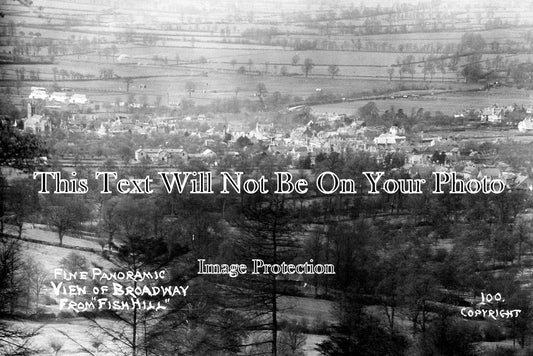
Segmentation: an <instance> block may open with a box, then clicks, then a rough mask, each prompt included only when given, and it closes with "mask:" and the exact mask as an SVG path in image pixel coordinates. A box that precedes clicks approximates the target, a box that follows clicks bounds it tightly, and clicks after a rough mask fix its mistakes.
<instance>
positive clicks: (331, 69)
mask: <svg viewBox="0 0 533 356" xmlns="http://www.w3.org/2000/svg"><path fill="white" fill-rule="evenodd" d="M339 71H340V69H339V66H338V65H336V64H331V65H329V66H328V73H329V75H331V79H333V78H335V76H336V75H337V74H339Z"/></svg>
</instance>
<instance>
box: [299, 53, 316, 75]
mask: <svg viewBox="0 0 533 356" xmlns="http://www.w3.org/2000/svg"><path fill="white" fill-rule="evenodd" d="M314 67H315V64H314V63H313V60H312V59H311V58H306V59H305V60H304V64H303V65H302V72H304V74H305V77H306V78H307V76H308V75H309V72H310V71H311V70H312V69H313V68H314Z"/></svg>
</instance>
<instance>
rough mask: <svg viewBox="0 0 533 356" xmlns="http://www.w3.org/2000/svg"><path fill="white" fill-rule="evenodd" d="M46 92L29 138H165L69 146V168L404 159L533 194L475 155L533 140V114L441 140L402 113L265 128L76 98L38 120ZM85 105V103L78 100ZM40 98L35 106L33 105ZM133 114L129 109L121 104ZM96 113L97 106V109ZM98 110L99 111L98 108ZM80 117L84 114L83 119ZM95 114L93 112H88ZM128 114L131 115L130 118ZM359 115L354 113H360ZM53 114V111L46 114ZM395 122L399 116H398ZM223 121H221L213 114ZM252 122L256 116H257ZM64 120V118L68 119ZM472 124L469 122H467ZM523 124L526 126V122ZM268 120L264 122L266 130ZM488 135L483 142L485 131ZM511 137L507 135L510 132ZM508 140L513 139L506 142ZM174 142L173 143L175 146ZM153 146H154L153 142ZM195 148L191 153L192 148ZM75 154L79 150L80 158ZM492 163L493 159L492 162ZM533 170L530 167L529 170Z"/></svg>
mask: <svg viewBox="0 0 533 356" xmlns="http://www.w3.org/2000/svg"><path fill="white" fill-rule="evenodd" d="M43 93H45V92H44V91H43V88H32V92H31V94H30V95H29V98H30V101H29V102H28V103H27V114H26V117H25V118H24V119H23V125H22V128H23V129H24V130H27V131H30V132H34V133H38V134H42V135H50V134H51V132H52V131H54V130H56V131H57V130H59V131H62V132H64V133H67V135H69V133H70V134H72V137H78V138H79V137H80V136H81V137H86V138H91V139H90V140H92V141H98V140H106V139H112V138H113V137H119V136H121V135H126V136H128V135H129V136H131V137H135V139H141V138H147V137H149V136H153V137H158V138H160V139H162V142H159V143H158V144H155V145H154V144H152V145H149V146H144V147H143V146H142V144H141V143H139V144H138V145H137V147H133V149H132V150H131V151H130V154H129V156H128V154H127V153H126V154H125V157H124V155H122V156H119V155H112V154H111V155H110V157H106V156H105V155H104V154H102V152H101V151H100V152H96V153H95V152H92V153H91V152H82V153H80V151H79V148H78V147H77V146H75V145H74V142H73V141H72V140H71V142H70V143H69V142H68V141H69V140H68V139H66V141H67V143H66V145H62V147H63V149H58V150H55V151H56V152H55V153H56V154H57V157H56V158H57V159H58V160H59V162H61V163H62V165H63V166H65V167H68V166H69V165H72V163H73V162H74V161H75V160H76V161H79V162H84V163H85V164H86V165H89V166H91V165H92V166H95V167H97V166H100V165H101V164H102V163H103V162H104V161H105V160H106V159H108V158H112V159H115V160H116V161H124V163H125V164H126V165H132V166H135V165H139V164H148V165H152V166H168V167H179V166H180V165H182V164H185V163H188V162H190V161H193V160H195V161H200V162H202V163H204V164H205V165H206V166H207V167H210V168H211V169H216V168H217V167H219V166H220V165H221V163H222V162H223V161H224V160H228V159H229V160H232V159H236V158H238V157H239V155H241V154H242V153H251V154H252V155H257V154H261V155H272V156H275V157H278V158H280V157H281V158H284V159H286V162H288V167H289V168H291V169H307V170H309V169H312V168H314V167H315V166H316V164H317V163H318V161H320V160H321V159H323V158H324V157H325V155H328V154H330V153H332V152H336V153H338V154H340V155H349V154H350V153H353V152H358V151H363V152H367V153H369V154H371V155H374V156H375V157H377V160H378V162H383V161H384V160H385V159H386V157H388V156H389V155H390V154H391V153H398V154H401V156H402V157H403V159H404V162H403V165H402V167H401V168H402V169H403V170H404V171H405V172H408V174H409V175H410V176H411V177H428V176H430V175H431V174H432V173H433V172H456V173H457V174H458V176H459V177H460V178H463V179H466V180H468V179H473V178H482V177H488V178H490V179H502V180H504V181H505V182H506V184H507V186H508V187H513V188H517V189H526V190H529V191H532V190H533V179H532V177H531V176H530V174H529V172H528V169H527V168H526V166H522V167H516V166H515V167H513V166H512V165H511V164H509V162H505V161H503V160H495V159H494V157H493V156H494V155H493V152H491V150H485V151H484V152H483V150H479V149H476V147H475V146H476V145H475V144H474V143H477V146H478V147H479V146H480V145H482V144H483V143H485V146H487V145H488V144H489V143H490V144H493V145H496V144H498V143H502V142H509V141H512V140H513V138H516V137H518V138H525V139H526V140H528V139H529V140H531V137H530V136H528V133H531V132H533V117H532V116H531V115H532V114H533V106H531V107H525V108H524V107H522V108H521V110H522V112H523V113H524V114H523V115H520V116H518V117H519V118H520V121H518V120H516V116H514V122H511V121H510V120H509V117H513V116H512V113H513V112H514V111H515V110H517V107H516V106H512V105H511V106H498V105H491V106H490V107H486V108H483V109H480V110H473V109H470V110H465V111H463V112H461V113H459V114H455V115H454V119H458V118H460V119H463V120H465V121H464V122H468V124H467V125H463V129H462V131H457V130H453V129H452V130H451V131H447V132H444V134H439V132H438V131H436V132H424V131H420V132H416V133H413V132H411V133H408V134H406V130H405V128H404V127H403V126H402V124H401V119H402V117H401V116H405V114H403V112H402V111H401V110H399V112H398V113H397V114H396V115H395V116H394V118H395V121H396V122H398V123H399V124H397V125H391V126H388V127H387V126H384V125H370V124H369V123H368V120H365V119H363V118H362V117H361V116H360V115H359V114H358V113H357V112H355V113H354V112H352V113H350V114H346V113H334V112H320V111H316V110H314V109H313V108H310V107H306V106H304V105H299V106H293V107H289V108H287V109H286V110H283V114H285V115H286V116H287V117H289V116H290V115H298V114H299V113H302V112H306V113H307V116H306V117H307V118H308V121H307V122H306V123H305V124H298V125H292V126H291V127H288V126H287V125H276V124H274V123H273V122H270V123H266V122H265V120H264V118H263V119H261V118H260V119H257V120H256V121H255V123H254V122H253V121H251V122H247V123H243V122H230V121H228V120H227V119H224V120H220V119H214V118H212V117H211V115H213V114H209V115H206V114H198V115H194V114H189V115H187V114H182V115H180V116H172V117H168V116H158V115H156V114H154V113H148V114H146V113H145V114H139V113H138V112H135V110H137V111H138V108H136V107H130V108H129V110H122V111H117V112H109V111H108V112H93V113H81V112H83V111H84V110H83V108H85V109H86V108H87V107H89V105H90V104H89V103H88V102H87V98H86V96H85V94H73V95H72V96H71V98H70V99H68V98H67V97H66V96H64V95H62V96H61V100H60V101H61V103H60V104H65V103H67V102H69V104H68V105H69V108H71V109H72V106H73V104H74V102H73V101H72V99H73V98H74V99H75V102H76V103H77V104H75V106H76V108H77V110H70V112H74V113H72V114H69V116H68V117H67V118H66V119H63V120H55V122H54V119H53V118H52V117H51V116H53V115H50V116H47V115H39V114H35V113H33V111H32V109H33V108H35V107H38V106H39V105H40V107H42V106H43V105H42V103H43V101H44V102H46V103H57V101H58V99H57V96H58V95H57V93H53V94H51V95H50V96H49V97H48V98H46V99H45V98H44V94H43ZM80 97H81V98H84V100H82V101H78V99H76V98H80ZM32 98H33V99H32ZM118 105H119V107H126V109H128V108H127V107H128V105H127V104H126V103H123V102H121V103H118ZM50 107H52V109H54V110H55V111H52V113H53V114H56V116H57V112H58V110H62V108H64V109H67V108H66V107H61V106H50V105H48V106H46V107H45V108H48V109H50ZM90 107H94V105H90ZM97 107H98V106H97ZM76 111H77V112H79V113H76ZM85 111H88V110H85ZM124 111H129V112H124ZM354 111H355V110H354ZM47 112H50V110H47ZM393 114H394V113H393ZM214 116H216V114H214ZM250 116H252V115H250ZM63 117H65V115H64V114H63ZM467 117H469V118H470V119H469V120H468V121H467V120H466V118H467ZM522 118H523V119H522ZM259 120H262V122H259ZM473 123H475V124H476V126H475V129H476V132H473V130H472V132H471V133H472V135H469V134H468V133H467V132H465V131H464V127H469V126H472V125H473ZM480 127H481V128H483V129H484V131H483V133H482V134H480V131H479V128H480ZM503 130H505V131H503ZM502 132H507V135H505V136H503V135H501V133H502ZM190 140H194V141H195V142H197V143H198V142H199V144H195V145H193V147H188V145H187V142H188V141H190ZM169 141H170V142H172V143H169ZM152 142H153V140H152ZM189 146H190V145H189ZM69 148H76V149H77V150H78V151H77V152H75V153H73V152H72V150H69ZM491 157H492V159H491ZM524 163H525V164H529V165H531V162H524Z"/></svg>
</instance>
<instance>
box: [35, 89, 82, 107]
mask: <svg viewBox="0 0 533 356" xmlns="http://www.w3.org/2000/svg"><path fill="white" fill-rule="evenodd" d="M28 99H31V100H45V101H50V102H56V103H61V104H80V105H83V104H87V103H88V102H89V100H88V99H87V96H86V95H85V94H76V93H74V94H72V95H70V96H69V95H68V93H67V92H65V91H55V92H53V93H51V94H48V93H47V91H46V89H45V88H40V87H31V92H30V95H28Z"/></svg>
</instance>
